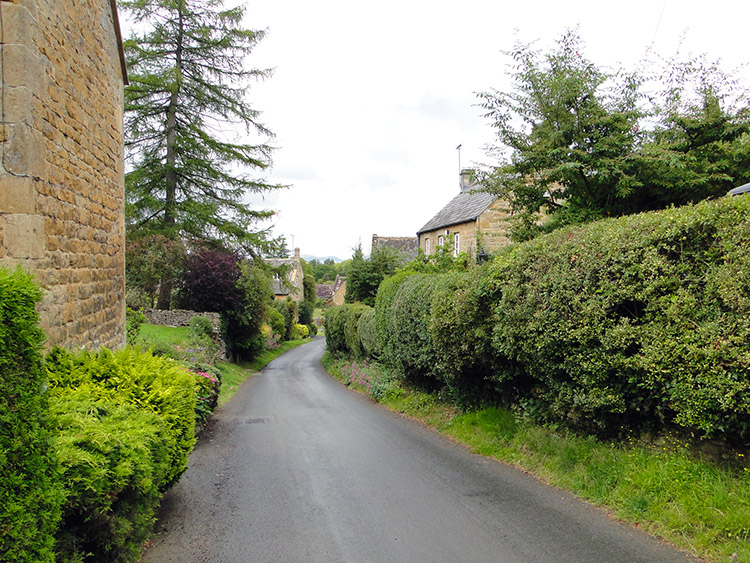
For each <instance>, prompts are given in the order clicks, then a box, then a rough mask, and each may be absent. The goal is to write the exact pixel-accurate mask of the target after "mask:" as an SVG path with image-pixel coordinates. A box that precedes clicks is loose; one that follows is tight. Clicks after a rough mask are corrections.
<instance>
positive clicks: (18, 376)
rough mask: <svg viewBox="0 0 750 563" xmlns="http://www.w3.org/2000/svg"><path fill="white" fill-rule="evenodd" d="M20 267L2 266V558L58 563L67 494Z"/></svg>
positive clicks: (27, 280) (37, 295) (29, 288)
mask: <svg viewBox="0 0 750 563" xmlns="http://www.w3.org/2000/svg"><path fill="white" fill-rule="evenodd" d="M41 296H42V294H41V291H40V290H39V289H38V288H37V287H36V285H35V284H34V282H33V278H32V277H31V276H30V275H29V274H26V273H24V272H22V271H21V269H20V268H19V269H18V270H16V271H15V272H10V271H8V270H5V269H2V268H0V374H2V376H1V377H0V499H2V500H1V501H0V560H2V561H53V560H54V551H53V549H54V531H55V529H56V526H57V523H58V521H59V519H60V503H61V500H62V496H61V494H62V491H61V488H60V483H59V482H58V480H57V478H56V463H55V460H54V456H53V455H52V451H51V449H50V447H49V435H50V434H49V428H48V421H47V416H46V414H47V397H46V394H45V392H44V389H45V386H46V384H45V381H46V377H45V374H44V367H43V363H42V353H41V347H42V344H43V343H44V333H43V332H42V330H41V329H40V328H39V324H38V322H39V318H38V315H37V312H36V308H35V306H36V303H37V302H38V301H39V300H40V299H41Z"/></svg>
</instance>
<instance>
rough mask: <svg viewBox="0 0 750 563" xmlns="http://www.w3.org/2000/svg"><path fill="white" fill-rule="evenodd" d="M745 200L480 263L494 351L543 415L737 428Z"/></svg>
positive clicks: (740, 424)
mask: <svg viewBox="0 0 750 563" xmlns="http://www.w3.org/2000/svg"><path fill="white" fill-rule="evenodd" d="M749 248H750V198H748V197H735V198H723V199H722V200H718V201H714V202H705V203H701V204H698V205H696V206H687V207H682V208H678V209H670V210H666V211H661V212H656V213H647V214H642V215H636V216H630V217H624V218H620V219H615V220H605V221H600V222H598V223H594V224H591V225H588V226H585V227H579V228H569V229H566V230H563V231H560V232H557V233H553V234H551V235H548V236H546V237H541V238H539V239H536V240H534V241H531V242H529V243H527V244H524V245H521V246H519V247H518V248H517V249H516V250H515V252H513V253H511V254H509V255H507V256H505V257H504V259H503V260H500V261H499V262H497V263H496V264H494V265H493V272H492V277H493V279H495V280H496V282H497V283H498V284H499V285H500V286H501V287H502V298H501V299H500V300H499V302H498V303H497V309H496V313H497V315H498V324H497V325H496V327H495V330H494V346H495V349H496V351H497V353H498V354H499V355H500V356H505V357H507V358H510V359H513V360H516V361H518V362H520V363H522V364H523V365H524V366H525V370H526V372H527V374H528V376H530V377H531V378H532V379H533V380H534V382H535V386H534V388H533V390H532V393H533V395H534V396H535V397H536V398H537V399H539V400H541V401H543V402H544V404H545V405H546V406H547V408H548V409H549V413H550V415H551V416H552V417H553V418H555V419H557V420H566V421H569V422H570V421H572V422H573V423H574V424H577V425H580V426H584V427H590V428H592V429H594V430H597V431H601V432H607V433H609V432H615V431H618V430H619V429H620V428H621V427H623V426H639V425H642V423H644V422H648V423H650V424H662V423H667V424H677V425H679V426H682V427H685V428H687V429H690V430H696V431H699V432H701V433H704V434H705V435H709V436H714V435H715V436H721V437H724V438H727V439H737V438H740V439H744V440H746V439H747V438H748V437H750V350H749V349H748V342H749V341H750V297H749V296H750V291H749V290H750V285H749V284H750V281H749V280H750V275H749V274H750V253H749V252H748V249H749Z"/></svg>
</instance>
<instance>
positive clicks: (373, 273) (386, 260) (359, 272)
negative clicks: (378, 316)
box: [344, 244, 405, 307]
mask: <svg viewBox="0 0 750 563" xmlns="http://www.w3.org/2000/svg"><path fill="white" fill-rule="evenodd" d="M404 262H405V260H404V257H403V255H402V254H401V253H399V252H398V251H397V250H395V249H393V248H390V247H387V246H375V247H374V248H373V249H372V252H371V253H370V257H369V258H368V259H365V258H364V255H363V253H362V245H361V244H359V245H357V247H356V248H355V249H354V254H353V255H352V261H351V267H350V269H349V273H348V274H347V276H346V294H345V295H344V300H345V301H346V302H347V303H354V302H356V301H359V302H362V303H364V304H365V305H369V306H370V307H374V306H375V296H376V295H377V293H378V287H379V286H380V282H382V281H383V280H384V279H385V278H387V277H389V276H392V275H393V274H395V273H396V270H398V269H399V268H400V267H401V266H403V264H404Z"/></svg>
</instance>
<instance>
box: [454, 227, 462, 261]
mask: <svg viewBox="0 0 750 563" xmlns="http://www.w3.org/2000/svg"><path fill="white" fill-rule="evenodd" d="M460 243H461V235H460V234H459V233H453V256H454V257H456V256H458V252H459V246H460Z"/></svg>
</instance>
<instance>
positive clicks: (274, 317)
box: [266, 307, 286, 340]
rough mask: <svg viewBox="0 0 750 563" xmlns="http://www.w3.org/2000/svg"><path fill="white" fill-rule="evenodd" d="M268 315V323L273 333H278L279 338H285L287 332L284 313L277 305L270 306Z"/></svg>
mask: <svg viewBox="0 0 750 563" xmlns="http://www.w3.org/2000/svg"><path fill="white" fill-rule="evenodd" d="M266 316H267V317H268V324H269V326H270V327H271V331H272V332H273V334H274V335H278V338H279V339H282V340H283V338H284V335H285V334H286V324H285V321H284V315H283V314H282V313H281V312H279V310H278V309H277V308H276V307H269V308H268V311H267V312H266Z"/></svg>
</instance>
